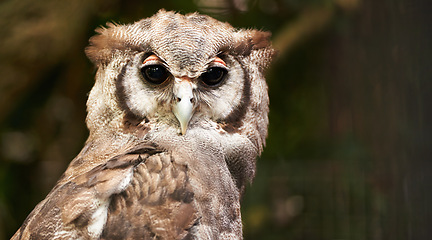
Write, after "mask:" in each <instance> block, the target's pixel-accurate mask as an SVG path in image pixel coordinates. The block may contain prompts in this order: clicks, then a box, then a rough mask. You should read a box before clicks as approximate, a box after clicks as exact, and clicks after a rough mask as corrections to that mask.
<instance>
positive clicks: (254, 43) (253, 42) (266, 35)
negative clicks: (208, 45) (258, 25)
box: [233, 29, 271, 55]
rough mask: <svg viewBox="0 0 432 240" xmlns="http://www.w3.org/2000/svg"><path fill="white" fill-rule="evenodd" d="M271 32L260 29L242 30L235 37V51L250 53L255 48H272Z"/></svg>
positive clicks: (243, 53)
mask: <svg viewBox="0 0 432 240" xmlns="http://www.w3.org/2000/svg"><path fill="white" fill-rule="evenodd" d="M270 36H271V33H270V32H265V31H259V30H255V29H253V30H240V31H238V32H237V33H236V35H235V37H234V46H233V47H234V49H233V50H234V52H235V53H237V54H240V55H249V54H250V53H251V52H252V51H253V50H259V49H263V48H271V42H270Z"/></svg>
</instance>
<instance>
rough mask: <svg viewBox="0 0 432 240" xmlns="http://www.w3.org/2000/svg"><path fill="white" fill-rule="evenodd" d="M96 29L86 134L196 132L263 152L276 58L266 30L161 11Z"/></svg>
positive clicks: (175, 136) (176, 134)
mask: <svg viewBox="0 0 432 240" xmlns="http://www.w3.org/2000/svg"><path fill="white" fill-rule="evenodd" d="M97 32H98V33H99V34H98V35H96V36H94V37H92V38H91V39H90V45H89V47H88V48H87V49H86V54H87V56H88V57H89V58H90V60H91V61H92V62H93V63H94V64H95V65H96V66H97V68H98V71H97V75H96V83H95V86H94V87H93V89H92V90H91V93H90V95H89V99H88V103H87V107H88V117H87V125H88V128H89V130H90V138H89V139H91V138H103V137H108V135H109V137H112V136H129V137H134V138H148V137H149V136H150V135H152V136H154V135H156V134H159V135H161V134H165V135H166V134H168V135H169V136H170V137H169V139H171V140H172V139H182V138H187V137H188V135H189V134H191V132H194V133H195V134H196V133H202V134H213V135H218V136H222V137H221V138H220V139H221V140H220V143H218V144H221V145H224V144H227V143H226V142H233V141H234V140H231V139H232V138H231V137H233V136H234V137H235V139H239V138H241V139H242V140H241V141H243V142H247V144H249V145H250V147H249V148H248V149H252V150H251V151H253V153H251V154H250V155H251V157H250V158H255V157H256V155H257V154H259V153H260V152H261V151H262V148H263V145H264V141H265V138H266V136H267V125H268V116H267V115H268V111H269V109H268V104H269V99H268V94H267V85H266V82H265V79H264V75H263V74H264V70H265V69H266V68H267V66H268V64H269V63H270V61H271V58H272V56H273V55H274V50H273V48H272V47H271V44H270V42H269V36H270V34H269V33H268V32H262V31H258V30H245V29H236V28H234V27H232V26H231V25H229V24H228V23H224V22H220V21H217V20H215V19H213V18H211V17H208V16H205V15H200V14H197V13H193V14H187V15H181V14H178V13H175V12H167V11H164V10H161V11H159V12H158V13H157V14H155V15H154V16H153V17H150V18H147V19H143V20H140V21H138V22H135V23H133V24H129V25H117V24H108V27H107V28H99V29H97ZM209 132H211V133H209ZM233 139H234V138H233ZM224 142H225V143H224ZM230 144H233V145H234V146H230V148H232V149H234V150H235V151H236V152H237V154H238V153H239V152H241V148H240V147H237V146H236V145H235V143H230ZM242 144H243V143H242ZM239 149H240V150H239ZM248 151H250V150H248ZM240 154H241V153H240ZM245 155H248V154H245ZM252 168H253V167H252ZM251 171H252V170H251ZM249 175H251V174H249ZM252 175H253V174H252Z"/></svg>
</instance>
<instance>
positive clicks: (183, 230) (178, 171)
mask: <svg viewBox="0 0 432 240" xmlns="http://www.w3.org/2000/svg"><path fill="white" fill-rule="evenodd" d="M60 183H61V185H57V186H56V187H55V188H54V189H53V190H52V191H51V192H50V193H49V194H48V196H47V197H46V199H45V200H43V201H42V202H41V203H39V204H38V206H37V207H36V208H35V209H34V210H33V212H32V213H31V214H30V215H29V216H28V217H27V219H26V220H25V222H24V223H23V225H22V226H21V228H20V229H19V230H18V231H17V232H16V233H15V235H14V236H13V237H12V239H14V240H15V239H79V238H80V239H154V238H159V239H184V238H186V237H187V236H190V235H191V234H192V232H193V227H194V226H195V225H197V224H198V221H199V217H198V215H197V211H196V207H195V204H194V201H193V198H194V195H193V192H192V191H191V189H190V186H189V179H188V173H187V166H186V165H182V164H178V163H176V162H175V161H174V159H173V158H172V156H171V154H170V153H168V152H164V151H161V150H158V149H156V148H155V147H154V146H152V145H149V144H139V145H137V146H135V147H132V148H130V149H128V150H127V151H125V152H124V153H123V154H120V155H117V156H115V157H113V158H111V159H109V160H108V161H106V162H105V163H104V164H100V165H97V166H96V167H94V168H92V169H91V170H90V171H88V172H85V173H84V174H81V175H79V176H76V177H75V178H72V179H71V180H69V181H66V182H64V181H63V182H62V181H59V184H60Z"/></svg>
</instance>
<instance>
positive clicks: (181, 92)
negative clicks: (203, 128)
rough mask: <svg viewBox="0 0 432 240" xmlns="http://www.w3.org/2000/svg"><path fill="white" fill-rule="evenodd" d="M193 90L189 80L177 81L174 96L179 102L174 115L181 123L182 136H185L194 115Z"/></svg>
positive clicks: (175, 105) (174, 109)
mask: <svg viewBox="0 0 432 240" xmlns="http://www.w3.org/2000/svg"><path fill="white" fill-rule="evenodd" d="M193 88H194V87H193V84H192V83H191V81H190V79H189V78H180V79H179V78H176V79H175V85H174V96H175V97H176V100H177V102H176V103H174V106H173V113H174V115H175V116H176V118H177V120H178V121H179V123H180V130H181V134H182V135H185V133H186V130H187V127H188V124H189V120H190V119H191V117H192V114H193V109H194V106H193V93H192V90H193Z"/></svg>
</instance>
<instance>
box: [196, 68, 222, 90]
mask: <svg viewBox="0 0 432 240" xmlns="http://www.w3.org/2000/svg"><path fill="white" fill-rule="evenodd" d="M226 73H227V70H226V69H225V68H221V67H211V68H209V69H207V71H206V72H205V73H203V74H201V76H200V79H201V81H203V82H204V83H205V84H206V85H208V86H212V87H213V86H217V85H218V84H220V83H221V82H222V80H223V79H224V77H225V75H226Z"/></svg>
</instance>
